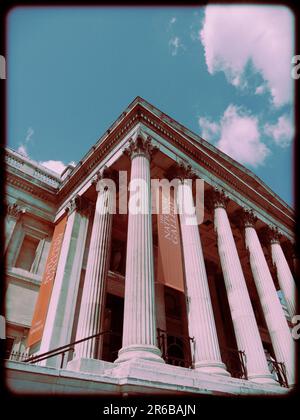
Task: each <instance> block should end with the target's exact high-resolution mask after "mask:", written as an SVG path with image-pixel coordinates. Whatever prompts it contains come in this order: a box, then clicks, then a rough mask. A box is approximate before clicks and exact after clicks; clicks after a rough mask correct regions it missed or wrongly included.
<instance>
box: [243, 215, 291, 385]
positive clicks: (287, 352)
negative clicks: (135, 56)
mask: <svg viewBox="0 0 300 420" xmlns="http://www.w3.org/2000/svg"><path fill="white" fill-rule="evenodd" d="M241 219H242V221H243V224H244V229H245V244H246V248H247V249H248V250H249V259H250V266H251V270H252V274H253V278H254V282H255V285H256V289H257V293H258V296H259V299H260V303H261V307H262V310H263V313H264V318H265V321H266V324H267V327H268V330H269V334H270V337H271V341H272V345H273V349H274V352H275V356H276V360H277V361H278V362H284V364H285V367H286V371H287V377H288V382H289V383H290V384H293V383H294V371H295V366H294V343H293V339H292V335H291V332H290V330H289V327H288V324H287V321H286V318H285V316H284V313H283V309H282V306H281V303H280V301H279V298H278V295H277V292H276V289H275V286H274V282H273V279H272V276H271V273H270V270H269V267H268V264H267V261H266V258H265V255H264V253H263V250H262V247H261V244H260V241H259V239H258V236H257V233H256V230H255V228H254V225H255V222H256V220H257V219H256V217H255V216H254V214H253V212H251V211H243V212H242V214H241Z"/></svg>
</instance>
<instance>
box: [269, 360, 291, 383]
mask: <svg viewBox="0 0 300 420" xmlns="http://www.w3.org/2000/svg"><path fill="white" fill-rule="evenodd" d="M267 362H268V365H269V366H270V364H271V366H272V369H270V371H271V373H272V374H275V380H276V381H277V382H278V383H279V385H280V386H282V387H285V388H289V383H288V379H287V374H286V367H285V364H284V363H283V362H277V360H272V359H267Z"/></svg>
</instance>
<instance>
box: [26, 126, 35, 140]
mask: <svg viewBox="0 0 300 420" xmlns="http://www.w3.org/2000/svg"><path fill="white" fill-rule="evenodd" d="M33 135H34V129H33V128H31V127H29V128H28V129H27V135H26V138H25V142H26V143H29V142H30V140H31V138H32V136H33Z"/></svg>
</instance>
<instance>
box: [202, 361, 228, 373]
mask: <svg viewBox="0 0 300 420" xmlns="http://www.w3.org/2000/svg"><path fill="white" fill-rule="evenodd" d="M195 370H196V371H197V372H203V373H211V374H213V375H222V376H231V375H230V373H229V372H228V371H227V370H226V366H225V364H224V363H223V362H218V361H215V362H211V361H207V362H206V361H204V362H196V363H195Z"/></svg>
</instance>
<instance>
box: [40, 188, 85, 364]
mask: <svg viewBox="0 0 300 420" xmlns="http://www.w3.org/2000/svg"><path fill="white" fill-rule="evenodd" d="M66 210H67V211H68V220H67V224H66V229H65V234H64V239H63V243H62V247H61V253H60V257H59V261H58V266H57V271H56V276H55V280H54V286H53V290H52V294H51V299H50V304H49V309H48V313H47V318H46V323H45V328H44V333H43V337H42V341H41V345H40V349H39V353H45V352H47V351H50V350H52V349H55V348H57V347H60V346H63V345H65V344H68V343H70V342H71V334H72V329H73V323H74V316H75V309H76V302H77V297H78V289H79V282H80V275H81V268H82V260H83V254H84V248H85V241H86V236H87V229H88V221H89V214H90V205H89V203H88V202H87V200H85V199H84V198H82V197H80V196H77V197H75V198H74V199H73V200H72V201H71V202H70V203H69V205H68V206H67V208H66ZM60 362H61V356H58V357H51V358H49V359H46V360H45V361H44V362H42V364H44V365H47V366H53V367H59V366H60ZM65 362H67V360H65Z"/></svg>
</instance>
